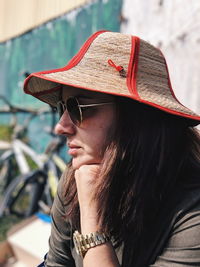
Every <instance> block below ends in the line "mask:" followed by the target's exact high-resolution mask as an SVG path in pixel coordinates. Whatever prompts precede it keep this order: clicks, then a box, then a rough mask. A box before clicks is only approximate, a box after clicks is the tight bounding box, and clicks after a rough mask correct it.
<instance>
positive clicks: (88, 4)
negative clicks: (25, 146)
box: [0, 0, 122, 151]
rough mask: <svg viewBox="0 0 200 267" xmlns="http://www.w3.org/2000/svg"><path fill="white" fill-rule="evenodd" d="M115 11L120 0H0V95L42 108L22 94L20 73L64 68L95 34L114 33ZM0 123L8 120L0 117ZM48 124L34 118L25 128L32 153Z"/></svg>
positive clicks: (118, 12)
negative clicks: (32, 147)
mask: <svg viewBox="0 0 200 267" xmlns="http://www.w3.org/2000/svg"><path fill="white" fill-rule="evenodd" d="M121 10H122V0H95V1H91V0H90V1H88V0H87V1H86V0H56V1H55V0H17V1H14V0H0V22H1V26H0V41H1V43H0V80H1V83H0V95H4V96H5V97H6V98H7V99H9V101H10V102H11V103H12V104H17V105H19V106H23V107H24V106H25V107H31V108H38V107H42V106H45V105H46V104H44V103H42V102H40V101H38V100H36V99H35V98H33V97H32V96H29V95H25V94H24V93H23V91H22V86H23V81H24V79H25V75H26V73H30V72H36V71H41V70H45V69H51V68H52V69H55V68H59V67H62V66H64V65H66V64H67V62H68V61H69V59H71V57H72V56H74V54H75V53H76V52H77V50H78V49H79V48H80V46H81V45H82V44H83V43H84V42H85V40H86V39H87V38H88V37H89V36H90V35H91V34H92V33H94V32H95V31H98V30H100V29H107V30H110V31H120V22H121V21H120V18H121ZM2 105H3V103H2V101H0V107H1V106H2ZM20 120H21V121H23V118H22V119H20V118H19V121H20ZM0 121H1V122H3V123H8V121H9V118H8V117H7V116H5V115H0ZM48 122H49V123H50V121H49V118H43V119H42V120H41V119H36V120H35V119H34V121H33V122H32V123H31V125H30V128H29V138H30V140H31V142H32V145H33V146H34V147H35V149H36V150H38V151H43V150H44V148H45V146H46V143H47V142H48V140H49V138H48V134H46V133H45V132H44V129H43V128H44V125H46V126H47V124H48Z"/></svg>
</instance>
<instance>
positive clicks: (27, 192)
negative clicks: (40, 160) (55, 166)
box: [0, 170, 46, 217]
mask: <svg viewBox="0 0 200 267" xmlns="http://www.w3.org/2000/svg"><path fill="white" fill-rule="evenodd" d="M45 183H46V175H45V173H44V172H42V171H40V170H36V171H32V172H30V173H28V174H27V175H21V176H18V177H16V178H15V179H14V180H13V181H12V182H11V183H10V184H9V186H8V187H7V189H6V191H5V193H4V195H3V199H2V201H1V204H0V217H2V216H3V215H8V214H15V215H17V216H18V217H28V216H31V215H32V214H34V213H35V212H36V211H37V210H38V207H39V206H38V202H39V200H40V198H41V196H42V194H43V191H44V187H45Z"/></svg>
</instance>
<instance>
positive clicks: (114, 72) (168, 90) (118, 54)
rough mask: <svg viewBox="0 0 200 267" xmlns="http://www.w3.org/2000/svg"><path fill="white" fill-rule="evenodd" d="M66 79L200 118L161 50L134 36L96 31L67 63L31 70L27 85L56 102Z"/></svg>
mask: <svg viewBox="0 0 200 267" xmlns="http://www.w3.org/2000/svg"><path fill="white" fill-rule="evenodd" d="M63 84H65V85H70V86H74V87H79V88H83V89H85V90H91V91H97V92H102V93H109V94H112V95H118V96H125V97H129V98H131V99H134V100H136V101H139V102H141V103H144V104H147V105H150V106H153V107H155V108H158V109H160V110H163V111H164V112H168V113H171V114H174V115H177V116H179V117H184V118H187V119H188V120H187V121H188V124H191V125H196V124H198V123H199V122H200V116H199V115H197V114H195V113H194V112H193V111H191V110H190V109H188V108H186V107H185V106H183V105H182V104H181V103H180V102H179V101H178V100H177V98H176V97H175V95H174V92H173V90H172V87H171V83H170V78H169V74H168V69H167V65H166V61H165V58H164V56H163V55H162V53H161V52H160V50H159V49H157V48H155V47H154V46H152V45H150V44H149V43H147V42H146V41H144V40H142V39H140V38H138V37H136V36H131V35H126V34H121V33H116V32H107V31H99V32H96V33H94V34H93V35H92V36H91V37H90V38H89V39H88V40H87V41H86V42H85V44H84V45H83V46H82V48H81V49H80V50H79V52H78V53H77V54H76V55H75V56H74V57H73V58H72V59H71V60H70V62H69V63H68V65H67V66H65V67H63V68H59V69H54V70H48V71H42V72H37V73H32V74H31V75H30V76H29V77H28V78H27V79H26V80H25V84H24V91H25V93H27V94H30V95H33V96H34V97H36V98H38V99H40V100H42V101H44V102H46V103H48V104H50V105H52V106H55V105H56V103H57V101H58V100H60V89H61V88H62V85H63ZM66 88H67V87H66Z"/></svg>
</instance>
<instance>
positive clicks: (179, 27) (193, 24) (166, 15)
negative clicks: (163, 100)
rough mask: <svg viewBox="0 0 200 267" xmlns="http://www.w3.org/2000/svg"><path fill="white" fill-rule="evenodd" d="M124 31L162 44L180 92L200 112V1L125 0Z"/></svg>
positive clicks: (159, 44)
mask: <svg viewBox="0 0 200 267" xmlns="http://www.w3.org/2000/svg"><path fill="white" fill-rule="evenodd" d="M121 31H122V32H124V33H130V34H132V35H138V36H139V37H141V38H143V39H144V40H147V41H149V42H150V43H152V44H153V45H156V46H158V47H160V49H161V50H162V52H163V53H164V55H165V57H166V59H167V62H168V67H169V72H170V77H171V81H172V86H173V89H174V91H175V94H176V96H177V97H178V99H179V100H180V101H181V102H182V103H183V104H185V105H186V106H188V107H190V108H191V109H193V110H194V111H196V112H198V113H200V1H195V0H190V1H188V0H124V4H123V23H122V26H121Z"/></svg>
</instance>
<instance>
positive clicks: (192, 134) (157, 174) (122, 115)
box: [65, 97, 200, 267]
mask: <svg viewBox="0 0 200 267" xmlns="http://www.w3.org/2000/svg"><path fill="white" fill-rule="evenodd" d="M116 106H117V113H118V116H117V117H118V118H117V125H116V130H115V133H114V136H113V137H112V141H111V142H110V143H109V145H108V146H107V148H106V150H105V153H104V158H103V160H102V168H101V173H100V174H99V175H100V176H101V177H104V178H103V179H98V180H100V181H101V183H100V184H98V185H97V194H96V195H95V198H97V199H98V201H99V221H100V222H101V226H102V229H103V231H104V232H106V233H107V234H108V235H110V236H112V238H113V240H114V244H115V246H116V247H118V246H120V245H121V244H122V243H123V244H124V245H125V247H126V246H128V247H129V250H128V251H127V250H126V251H125V253H124V257H123V264H122V266H126V267H128V266H137V264H136V263H137V259H138V257H139V255H140V249H141V246H142V244H143V240H144V239H145V235H146V234H147V232H148V231H149V230H150V228H151V225H152V224H154V223H155V221H156V219H157V216H158V214H159V212H160V210H161V209H162V206H163V203H164V202H165V201H166V200H167V198H168V196H169V195H170V196H172V195H173V194H176V193H177V191H178V190H179V188H181V186H182V185H184V184H188V183H190V182H191V176H192V175H193V174H194V175H195V173H198V174H199V173H200V167H199V161H200V158H199V157H200V142H199V135H198V132H197V131H196V130H194V128H192V127H188V122H187V120H186V119H181V118H178V117H177V116H175V115H170V114H167V113H165V112H162V111H159V110H157V109H155V108H152V107H150V106H146V105H144V104H140V103H138V102H134V101H133V100H130V99H126V98H120V97H117V98H116ZM67 176H68V177H67V178H66V185H65V198H66V199H67V201H66V203H65V204H66V206H67V216H68V218H69V219H70V220H71V221H72V225H73V227H74V228H76V229H80V219H79V218H80V217H79V206H78V200H77V192H76V185H75V179H74V176H73V170H72V169H71V168H69V172H68V175H67ZM140 256H141V255H140Z"/></svg>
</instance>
